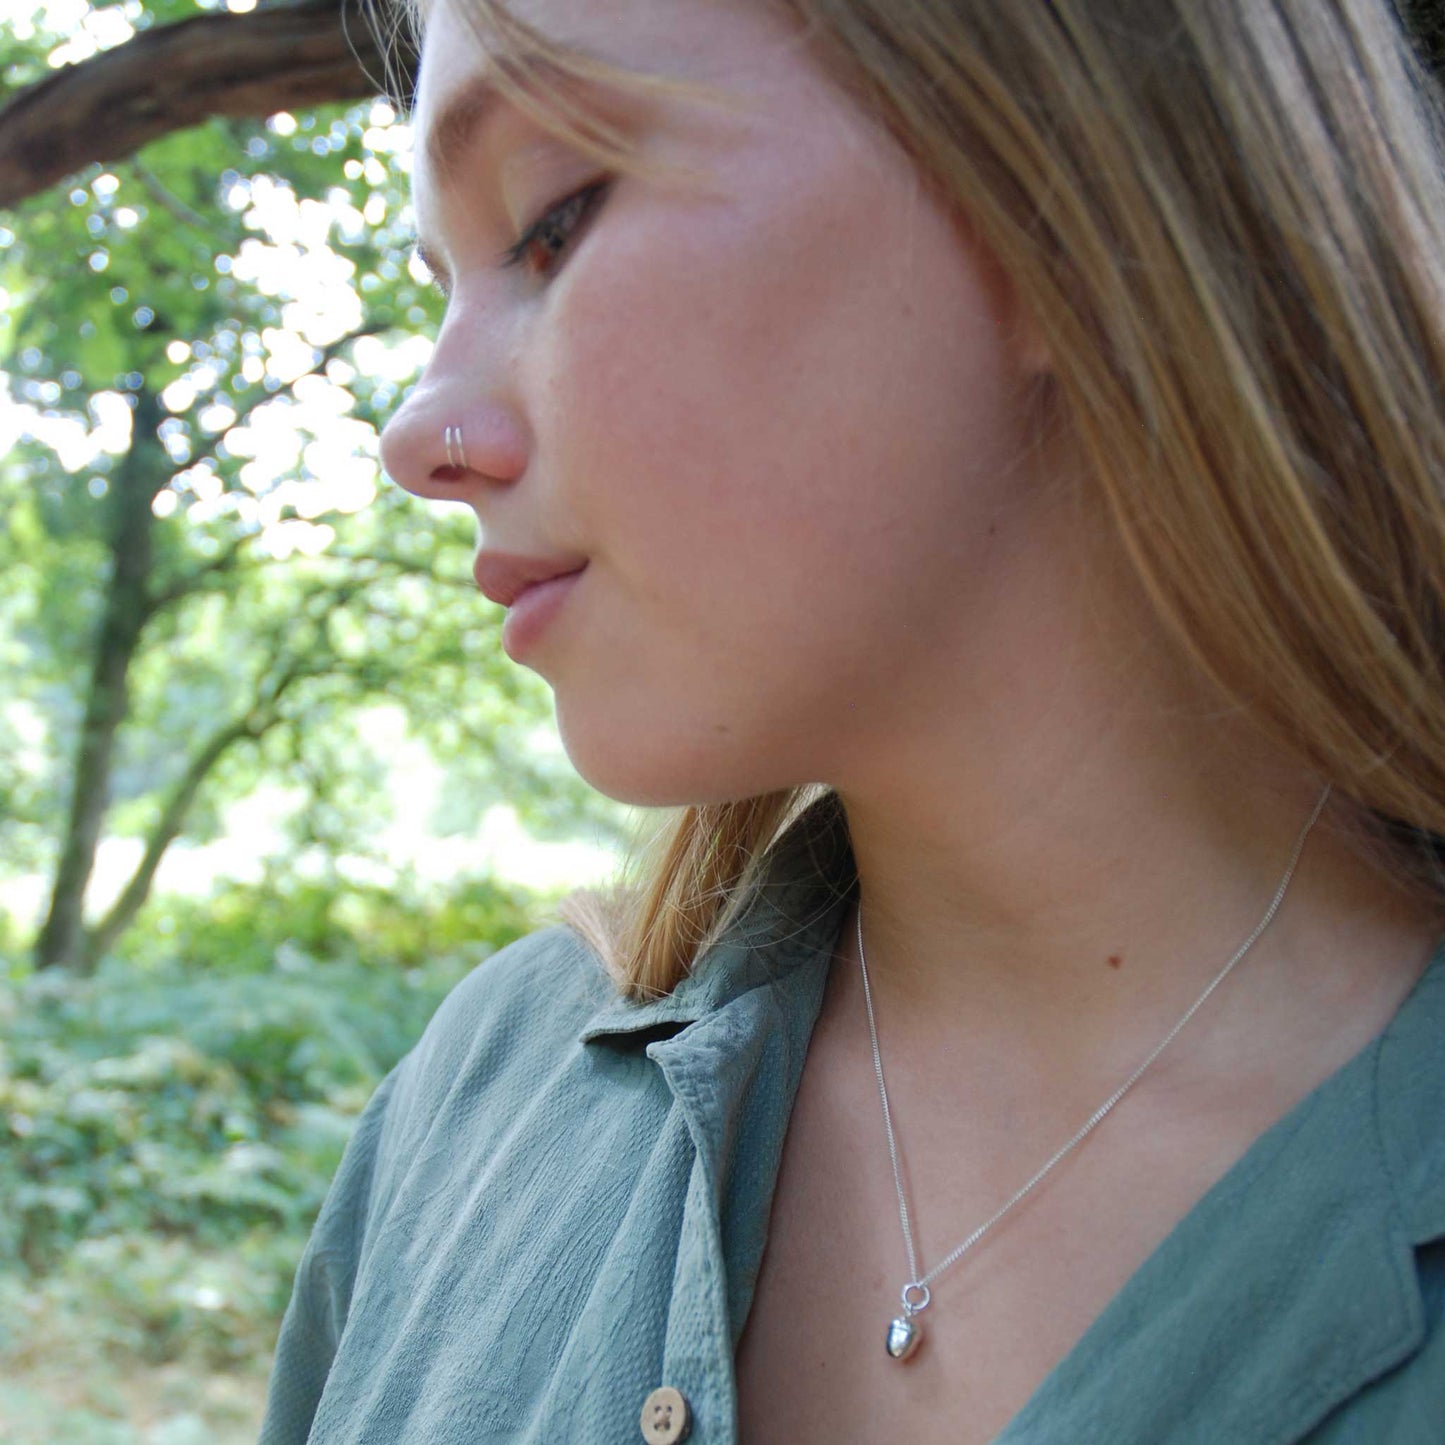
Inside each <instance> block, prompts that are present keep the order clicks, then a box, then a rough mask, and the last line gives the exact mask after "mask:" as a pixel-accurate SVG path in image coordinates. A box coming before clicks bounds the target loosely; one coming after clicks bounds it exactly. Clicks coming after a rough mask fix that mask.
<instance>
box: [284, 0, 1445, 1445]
mask: <svg viewBox="0 0 1445 1445" xmlns="http://www.w3.org/2000/svg"><path fill="white" fill-rule="evenodd" d="M418 18H419V21H420V30H421V38H422V64H421V78H420V86H419V92H418V96H417V102H416V109H415V125H416V136H417V141H418V145H417V159H416V165H415V170H414V188H415V204H416V215H417V222H418V232H419V238H420V243H421V251H422V254H423V255H424V257H425V259H426V261H427V263H428V265H429V266H430V268H431V269H432V271H433V272H434V273H435V275H436V277H437V280H438V284H439V285H440V286H441V288H442V290H443V291H444V293H445V294H446V297H447V310H446V316H445V320H444V322H443V324H442V327H441V331H440V335H439V336H438V338H437V343H436V348H435V351H434V353H433V356H432V359H431V362H430V364H429V366H428V368H427V371H426V374H425V375H424V377H423V378H422V379H421V381H420V382H419V384H418V385H417V386H416V388H415V389H414V391H413V392H412V393H411V395H410V397H409V399H408V400H407V402H406V403H405V405H404V406H403V408H402V409H401V411H400V412H399V414H398V415H397V416H396V418H395V420H394V421H393V422H392V424H391V426H390V427H389V428H388V431H387V434H386V436H385V438H384V442H383V459H384V462H385V465H386V468H387V470H388V472H389V473H390V474H391V475H392V476H393V477H394V478H395V479H396V480H397V481H399V482H400V483H401V484H402V485H403V486H405V487H407V488H409V489H410V490H412V491H414V492H416V493H417V494H419V495H420V496H423V497H427V498H434V499H442V500H447V501H454V502H462V503H465V504H466V505H468V506H470V507H471V508H473V509H474V511H475V512H476V514H477V517H478V519H479V521H480V525H481V539H482V543H481V551H480V554H479V557H478V562H477V578H478V582H479V585H480V586H481V589H482V590H483V591H484V592H485V593H486V594H487V595H488V596H489V597H492V598H493V599H495V600H497V601H499V602H501V603H503V604H505V605H507V606H508V609H509V610H508V616H507V620H506V625H505V628H504V631H503V637H502V641H503V646H504V647H505V649H506V651H507V652H508V654H509V655H510V656H511V657H512V658H513V659H514V660H515V661H516V662H518V663H519V664H521V665H523V666H527V667H530V668H533V669H535V670H536V671H537V672H538V673H540V674H541V676H542V677H544V678H545V679H546V680H547V682H548V683H549V684H550V685H551V687H552V688H553V690H554V693H555V697H556V708H557V717H558V722H559V726H560V729H561V733H562V736H563V739H564V741H565V743H566V746H567V749H568V752H569V754H570V756H571V758H572V760H573V762H574V763H575V765H576V767H577V768H578V770H579V771H580V772H581V774H582V775H583V776H584V777H585V778H586V779H588V780H589V781H590V782H591V783H592V784H593V785H595V786H596V787H597V788H599V789H600V790H601V791H602V792H604V793H607V794H609V795H611V796H613V797H615V798H619V799H623V800H626V801H628V802H630V803H634V804H641V805H650V806H656V807H662V808H667V809H670V810H675V811H672V812H669V813H668V814H667V815H666V817H667V819H668V822H667V829H666V831H665V832H664V833H662V834H660V835H659V839H658V841H657V846H656V847H655V848H654V849H653V850H652V852H651V853H650V854H648V855H646V856H645V857H644V858H643V859H642V861H641V863H640V864H639V867H638V869H637V870H636V873H635V875H634V876H633V878H632V881H631V884H630V886H629V887H628V888H627V889H625V890H619V891H618V892H617V893H615V894H614V895H610V896H609V897H607V898H605V899H599V898H593V899H590V900H588V899H579V900H577V901H575V902H574V903H573V904H572V906H571V907H570V909H569V912H568V914H567V921H566V923H565V924H562V925H559V926H556V927H553V928H549V929H546V930H544V931H542V932H540V933H537V934H534V935H532V936H531V937H528V938H526V939H524V940H522V941H521V942H519V943H517V944H515V945H513V946H512V947H511V948H508V949H506V950H504V951H503V952H502V953H500V954H498V955H497V956H496V957H494V958H492V959H490V960H489V961H488V962H487V963H486V964H484V965H483V966H482V967H481V968H480V969H478V970H477V971H476V973H474V974H473V975H472V976H471V977H470V978H469V979H468V980H467V982H465V983H464V984H463V985H462V986H461V987H460V988H459V989H458V990H457V991H456V992H455V993H454V994H453V995H452V996H451V998H449V999H448V1001H447V1002H446V1003H445V1004H444V1005H443V1007H442V1008H441V1010H440V1011H439V1013H438V1014H437V1016H436V1019H435V1020H434V1022H433V1023H432V1024H431V1026H430V1027H429V1028H428V1030H427V1032H426V1034H425V1036H424V1037H423V1038H422V1039H421V1041H420V1042H419V1043H418V1045H417V1046H416V1048H415V1049H414V1050H413V1051H412V1053H411V1054H410V1055H409V1056H408V1057H407V1058H406V1059H405V1060H404V1061H403V1062H402V1063H401V1064H400V1065H399V1066H398V1067H397V1068H396V1070H395V1071H394V1072H393V1073H392V1074H391V1075H390V1076H389V1077H388V1078H387V1079H386V1080H385V1081H384V1082H383V1084H382V1085H381V1086H380V1088H379V1089H378V1091H377V1093H376V1096H375V1097H374V1099H373V1100H372V1102H371V1104H370V1106H369V1107H368V1109H367V1110H366V1112H365V1114H364V1115H363V1117H362V1119H361V1121H360V1124H359V1126H358V1128H357V1131H356V1134H355V1137H354V1139H353V1141H352V1143H351V1146H350V1148H349V1150H348V1152H347V1155H346V1158H345V1160H344V1162H343V1164H342V1166H341V1169H340V1171H339V1173H338V1176H337V1179H336V1181H335V1183H334V1185H333V1188H332V1191H331V1194H330V1196H329V1198H328V1199H327V1202H326V1204H325V1207H324V1208H323V1210H322V1213H321V1217H320V1219H319V1221H318V1223H317V1225H316V1230H315V1234H314V1236H313V1238H312V1240H311V1242H310V1245H309V1246H308V1248H307V1251H306V1254H305V1257H304V1258H303V1260H302V1262H301V1266H300V1270H299V1273H298V1276H297V1282H296V1290H295V1295H294V1298H293V1300H292V1303H291V1307H290V1310H289V1313H288V1315H287V1318H286V1322H285V1325H284V1327H283V1330H282V1334H281V1340H280V1346H279V1350H278V1355H277V1360H276V1366H275V1375H274V1379H273V1385H272V1396H271V1403H270V1410H269V1414H268V1416H267V1423H266V1427H265V1435H264V1439H265V1440H266V1441H267V1442H271V1445H282V1442H300V1441H303V1440H310V1441H313V1442H336V1445H342V1442H345V1445H359V1442H375V1445H383V1442H384V1445H395V1442H399V1441H406V1442H418V1445H420V1442H426V1445H452V1442H457V1445H460V1442H463V1441H466V1442H480V1441H503V1440H506V1441H527V1442H543V1441H547V1442H554V1441H566V1442H569V1445H570V1442H586V1445H592V1442H613V1441H616V1442H623V1441H634V1440H643V1441H649V1442H662V1445H666V1442H671V1441H675V1440H680V1439H683V1438H690V1439H692V1440H694V1441H699V1442H707V1445H714V1442H718V1445H721V1442H733V1441H738V1440H741V1441H743V1442H745V1445H773V1442H779V1445H780V1442H784V1441H786V1442H793V1445H796V1442H830V1445H837V1442H850V1445H853V1442H856V1445H864V1442H876V1441H883V1440H895V1439H903V1440H909V1441H915V1442H949V1445H960V1442H965V1445H971V1442H983V1441H990V1440H999V1441H1004V1442H1009V1445H1023V1442H1028V1445H1055V1442H1057V1445H1081V1442H1109V1445H1135V1442H1137V1445H1146V1442H1147V1445H1155V1442H1161V1441H1164V1442H1174V1441H1190V1442H1210V1445H1214V1442H1226V1441H1227V1442H1230V1445H1245V1442H1259V1445H1266V1442H1267V1445H1284V1442H1287V1441H1305V1440H1307V1441H1311V1442H1327V1441H1328V1442H1360V1445H1363V1442H1370V1445H1378V1442H1391V1445H1426V1442H1435V1445H1438V1442H1440V1441H1442V1440H1445V948H1442V947H1441V937H1442V933H1445V866H1442V861H1445V859H1442V848H1445V842H1442V835H1445V678H1442V656H1445V408H1442V391H1445V386H1442V380H1445V183H1442V161H1445V146H1442V143H1441V137H1442V134H1445V131H1442V126H1441V121H1440V115H1441V111H1440V106H1439V96H1438V92H1437V91H1436V90H1435V89H1434V88H1433V83H1432V82H1431V81H1429V80H1428V79H1427V77H1426V76H1425V75H1424V74H1423V73H1422V70H1421V68H1420V64H1419V62H1418V60H1417V59H1416V58H1415V56H1414V54H1413V52H1412V51H1411V49H1410V47H1409V45H1408V43H1407V41H1406V39H1405V37H1404V34H1403V33H1402V28H1401V23H1400V21H1399V19H1398V18H1397V16H1396V14H1395V12H1394V11H1393V9H1392V8H1391V5H1390V3H1389V0H1149V3H1140V0H1008V3H1006V4H1001V3H999V0H772V3H768V0H687V3H682V4H679V3H678V0H514V3H512V4H511V5H510V6H509V7H508V8H507V9H505V10H504V9H502V8H501V7H500V5H499V4H497V3H496V0H432V3H431V4H430V5H429V6H427V7H426V8H425V9H424V10H423V11H422V12H421V14H420V16H419V17H418ZM885 1065H886V1069H885Z"/></svg>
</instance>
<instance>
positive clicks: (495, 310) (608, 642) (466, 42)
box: [383, 0, 1032, 804]
mask: <svg viewBox="0 0 1445 1445" xmlns="http://www.w3.org/2000/svg"><path fill="white" fill-rule="evenodd" d="M465 3H466V0H438V3H437V4H436V5H435V6H434V7H433V9H432V11H431V13H430V17H429V22H428V25H427V29H426V36H425V43H424V49H423V61H422V67H421V79H420V89H419V93H418V102H417V108H416V113H415V132H416V162H415V170H414V178H413V181H414V197H415V206H416V216H417V229H418V234H419V237H420V241H421V245H422V247H423V248H424V252H425V254H426V255H427V257H428V259H429V260H430V262H431V264H432V266H433V269H434V270H435V271H437V272H438V274H439V278H440V280H441V283H442V285H443V287H444V290H445V291H446V294H447V297H448V301H447V308H446V314H445V319H444V321H443V324H442V327H441V330H440V333H439V336H438V338H437V344H436V348H435V351H434V353H433V356H432V359H431V362H430V364H429V365H428V367H427V370H426V373H425V375H424V376H423V377H422V378H421V380H420V382H419V384H418V385H417V387H416V388H415V390H414V391H413V393H412V394H411V396H410V397H409V399H408V400H407V402H406V403H405V405H404V406H403V408H402V409H401V411H400V412H399V413H398V414H397V416H396V417H395V418H394V420H393V421H392V423H391V425H390V426H389V427H388V428H387V432H386V435H385V438H384V441H383V459H384V462H385V464H386V467H387V470H388V471H389V472H390V474H391V475H392V476H393V477H394V478H396V479H397V480H398V481H399V482H401V483H402V484H403V485H404V486H406V487H408V488H410V489H411V490H413V491H416V492H418V493H420V494H422V495H425V496H428V497H446V498H451V499H455V500H460V501H464V502H465V503H467V504H468V505H470V506H471V507H472V508H473V509H474V510H475V512H476V515H477V517H478V519H479V522H480V528H481V539H482V548H483V551H484V552H485V553H493V552H504V553H512V554H521V555H524V556H530V557H535V558H541V559H552V560H556V561H559V562H560V561H566V562H568V563H569V564H570V565H577V564H579V563H582V562H585V564H586V566H585V570H583V571H582V572H581V573H580V575H579V576H578V577H577V578H576V580H575V582H574V583H573V584H572V585H571V586H570V587H569V588H568V589H566V595H565V600H564V602H563V605H562V606H561V607H560V608H559V609H558V610H556V612H555V614H554V615H553V616H552V617H551V618H550V620H549V622H548V624H547V625H546V627H545V628H544V629H542V630H541V631H536V630H532V631H531V635H529V636H525V637H523V636H522V633H521V631H520V630H518V631H517V632H516V633H514V635H513V636H512V637H511V638H510V639H509V642H510V650H512V652H513V655H514V656H515V657H516V658H517V660H519V661H521V662H524V663H525V665H527V666H529V667H531V668H533V669H535V670H536V671H537V672H538V673H539V674H540V675H541V676H542V677H544V678H545V679H546V680H547V682H548V683H549V684H550V685H551V687H552V688H553V690H554V693H555V698H556V706H557V715H558V722H559V727H560V730H561V734H562V737H563V740H564V742H565V744H566V747H567V750H568V752H569V754H570V756H571V758H572V761H573V763H574V765H575V766H576V767H577V769H578V770H579V772H580V773H581V774H582V775H583V776H584V777H585V778H587V779H588V781H590V782H591V783H592V784H593V785H594V786H596V787H597V788H599V789H600V790H601V791H603V792H605V793H608V794H610V795H612V796H614V797H617V798H621V799H624V800H626V801H630V802H636V803H643V804H673V803H681V802H698V801H710V800H711V801H715V800H718V799H722V798H726V797H741V796H747V795H751V794H755V793H760V792H763V791H766V790H770V789H773V788H779V787H784V786H788V785H791V784H797V783H803V782H809V781H820V780H821V781H836V779H837V777H839V776H840V775H842V774H844V773H846V769H847V767H848V766H849V761H850V757H851V756H852V755H853V754H854V753H855V752H856V750H858V749H861V748H867V747H870V746H873V745H875V744H877V745H880V746H886V744H887V741H888V738H889V736H890V731H891V730H892V729H893V727H894V726H895V724H896V722H897V720H898V716H899V711H900V709H914V710H916V709H918V708H920V707H927V706H928V705H929V701H930V698H931V689H932V682H931V679H933V678H935V677H936V676H937V675H938V674H939V670H940V668H948V669H952V670H954V671H955V672H956V670H957V669H958V668H960V667H963V668H967V667H968V666H969V657H970V649H971V648H973V647H974V639H976V638H978V637H979V636H980V635H981V634H983V633H986V632H987V631H988V629H989V628H990V627H993V626H994V619H995V615H996V614H997V612H998V608H999V605H1000V603H999V599H1000V597H1001V596H1002V593H1003V591H1005V590H1007V589H1009V588H1012V587H1015V586H1016V585H1017V583H1016V582H1015V581H1013V580H1011V579H1012V578H1013V576H1014V574H1015V573H1016V571H1017V566H1016V564H1017V563H1018V560H1019V557H1020V555H1021V550H1026V541H1027V534H1028V530H1029V526H1030V523H1029V517H1030V513H1031V507H1030V503H1029V495H1030V493H1031V490H1032V489H1031V488H1030V487H1029V485H1028V484H1027V479H1026V477H1025V475H1024V474H1023V473H1022V472H1020V471H1018V470H1017V469H1014V470H1011V467H1013V464H1014V463H1015V460H1016V456H1017V453H1018V452H1019V450H1020V448H1021V447H1023V446H1024V445H1025V444H1026V443H1027V441H1028V440H1029V438H1028V436H1027V435H1026V434H1025V426H1024V421H1023V408H1022V403H1021V401H1020V400H1019V399H1018V394H1017V388H1018V387H1019V384H1020V378H1021V375H1022V374H1023V370H1024V365H1023V363H1021V362H1020V359H1019V358H1020V356H1021V355H1023V354H1024V353H1023V352H1022V348H1021V344H1017V343H1015V342H1014V341H1012V340H1011V339H1010V338H1011V337H1012V335H1013V334H1014V333H1013V320H1014V315H1015V313H1014V310H1013V303H1012V300H1011V297H1010V293H1009V291H1008V288H1007V287H1006V286H1005V285H1004V284H1003V282H1002V281H1001V279H1000V275H999V273H998V271H997V268H996V267H994V266H991V265H989V264H988V263H987V260H986V258H985V257H984V255H983V254H982V253H981V252H979V251H978V250H977V249H975V248H974V247H973V246H972V244H971V243H970V242H969V241H968V240H967V239H966V238H965V236H964V233H963V231H962V230H961V229H960V227H959V226H958V225H957V224H955V223H954V222H953V221H952V220H951V219H950V217H949V216H948V215H947V214H946V213H945V212H944V211H943V210H942V209H941V208H940V207H939V206H938V205H937V204H936V203H935V202H934V201H933V200H931V199H930V197H929V195H928V193H927V192H926V191H924V190H923V189H922V188H921V187H920V185H919V183H918V181H917V178H916V175H915V172H914V170H913V168H912V167H911V165H910V163H909V162H908V160H907V158H906V156H905V154H904V152H903V151H902V150H901V149H900V148H899V146H898V145H897V144H896V143H895V142H894V141H893V140H892V139H891V137H889V136H888V135H887V133H886V132H885V131H883V130H882V128H881V127H880V126H878V125H877V124H875V123H874V122H872V121H871V120H869V119H868V118H867V117H866V116H865V115H864V114H863V113H862V112H861V111H859V110H858V109H857V108H856V107H855V105H854V104H853V103H852V102H851V101H850V100H849V99H847V98H846V97H845V96H844V95H843V94H842V93H841V92H840V91H839V90H838V89H836V88H835V87H834V86H833V85H832V84H831V82H830V81H829V80H828V79H827V78H826V77H825V76H824V74H823V73H822V71H821V70H820V69H819V68H818V67H817V64H816V62H815V61H814V60H813V58H812V57H811V56H810V54H809V53H808V52H807V51H806V50H805V49H804V48H803V46H802V44H801V43H800V41H799V39H798V37H797V35H796V33H794V32H793V31H792V30H790V29H788V28H786V27H785V24H784V22H783V21H781V20H780V19H779V18H777V17H776V16H775V15H774V14H772V13H771V12H770V11H769V10H767V9H765V7H763V6H761V5H756V4H751V3H746V0H686V3H683V4H679V3H678V0H517V3H514V4H513V5H512V7H511V8H512V10H513V12H514V13H515V14H516V15H517V16H518V17H519V18H521V19H523V20H526V21H528V22H530V23H532V24H534V25H535V26H537V27H538V28H539V29H541V30H543V31H545V32H546V33H548V34H549V35H552V36H554V37H556V38H559V39H562V40H564V41H568V42H574V43H578V44H581V45H582V46H585V47H587V48H588V49H590V50H593V51H594V52H597V53H599V54H601V55H603V56H605V57H606V58H608V59H610V60H614V61H617V62H620V63H621V64H623V65H626V66H629V67H636V68H641V69H644V70H648V71H654V72H660V73H662V74H665V75H668V76H672V77H676V78H679V79H683V80H695V81H702V82H705V83H708V84H710V85H713V86H720V87H722V88H724V89H726V90H728V91H730V92H732V93H733V94H735V95H737V96H738V98H739V99H740V100H741V101H742V102H743V103H744V105H745V106H746V109H745V110H739V111H737V112H729V111H724V110H722V109H720V108H718V107H716V106H711V105H708V104H706V103H699V102H693V101H688V100H686V99H682V98H678V99H673V98H667V99H665V100H656V99H652V98H649V99H646V100H638V99H634V98H621V97H614V98H612V99H611V100H610V101H607V102H606V103H605V104H606V109H605V112H604V113H605V115H606V117H607V119H608V120H609V121H611V122H613V123H614V124H619V125H622V126H625V127H626V128H627V129H628V130H629V132H630V133H631V134H632V135H634V136H635V137H636V139H637V140H638V142H639V144H640V148H641V151H642V154H643V156H644V157H645V158H648V159H654V160H657V161H661V162H675V163H678V164H680V165H682V166H684V167H686V168H688V169H689V170H690V171H693V172H695V173H698V174H699V175H700V177H701V183H700V184H686V183H679V182H676V181H672V180H668V179H661V180H653V179H650V178H646V177H632V176H627V175H615V176H610V175H609V174H607V173H606V172H605V171H603V170H602V169H600V168H599V167H598V166H597V165H596V163H595V162H593V161H591V160H589V159H588V158H587V157H586V156H585V155H584V154H582V153H581V152H580V151H577V150H575V149H574V148H572V147H570V146H569V145H567V144H566V143H564V142H562V141H560V140H556V139H554V138H552V137H551V136H549V135H548V134H547V133H546V132H545V131H543V130H541V129H540V128H538V127H537V126H536V125H535V124H533V123H532V122H530V121H529V120H528V119H527V118H526V117H525V115H524V113H523V112H521V111H519V110H516V109H513V108H511V107H509V106H507V105H506V104H505V103H503V102H501V101H500V99H498V100H497V102H496V103H495V104H494V105H493V106H491V107H490V108H488V109H486V110H485V112H482V111H481V110H480V108H479V107H477V106H476V105H475V104H474V103H471V102H475V100H476V95H477V86H478V84H479V82H481V80H482V78H483V76H484V73H485V72H486V71H487V69H488V57H487V56H486V54H485V53H484V51H483V49H482V47H481V44H480V42H479V41H478V40H477V38H476V37H475V36H474V34H473V32H472V30H471V28H470V27H469V25H468V23H467V21H466V18H465V12H464V9H463V8H462V7H463V6H464V5H465ZM576 99H577V100H579V101H586V100H589V99H590V100H591V101H596V100H597V99H598V98H597V97H595V96H593V97H590V98H588V97H582V96H577V97H576ZM483 113H484V114H485V120H484V121H481V122H480V123H478V122H479V116H480V115H482V114H483ZM468 117H470V119H469V120H468ZM434 151H441V152H445V153H446V154H447V156H448V163H447V164H446V165H444V166H443V165H440V164H438V160H437V157H436V156H435V155H433V154H431V152H434ZM559 204H560V209H558V207H559ZM549 212H551V213H552V216H551V225H550V230H549V231H548V232H547V233H546V235H545V237H544V238H541V239H538V240H535V241H534V242H533V244H532V245H531V246H529V247H528V248H527V249H526V250H525V251H524V252H523V253H522V255H521V259H520V261H519V262H518V263H517V264H515V265H510V266H507V265H503V264H502V263H501V262H500V260H499V257H500V255H501V253H503V252H504V251H506V250H507V248H509V247H512V246H513V245H514V244H515V243H516V242H517V241H518V238H519V237H521V236H522V235H523V233H524V232H525V231H526V229H527V228H528V227H530V226H532V225H533V224H534V223H535V222H536V221H537V220H538V219H539V218H541V217H543V216H544V215H546V214H547V213H549ZM1030 354H1032V353H1030ZM456 426H459V427H461V428H462V436H463V444H464V448H465V452H466V461H467V468H466V470H464V471H463V470H460V469H457V468H452V467H449V465H448V461H449V458H448V453H447V446H446V441H445V430H446V428H448V427H456ZM519 638H521V640H520V641H519V640H518V639H519Z"/></svg>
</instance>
